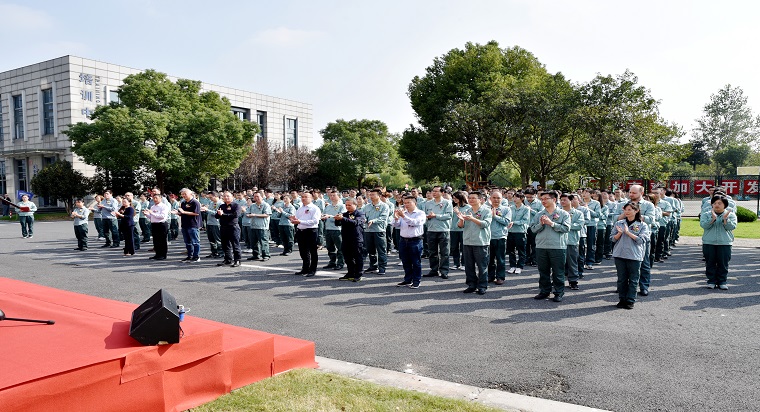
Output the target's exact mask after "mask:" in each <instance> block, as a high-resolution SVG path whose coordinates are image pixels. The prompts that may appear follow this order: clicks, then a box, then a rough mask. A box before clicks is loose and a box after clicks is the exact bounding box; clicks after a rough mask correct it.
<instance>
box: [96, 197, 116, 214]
mask: <svg viewBox="0 0 760 412" xmlns="http://www.w3.org/2000/svg"><path fill="white" fill-rule="evenodd" d="M100 204H101V205H103V207H102V208H100V216H101V217H102V218H103V219H116V215H115V214H113V212H115V211H117V210H119V208H120V206H119V203H118V202H117V201H116V199H114V198H110V199H103V201H102V202H100Z"/></svg>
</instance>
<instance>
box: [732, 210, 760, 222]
mask: <svg viewBox="0 0 760 412" xmlns="http://www.w3.org/2000/svg"><path fill="white" fill-rule="evenodd" d="M736 218H737V220H739V222H754V221H755V220H757V214H756V213H755V212H753V211H751V210H749V209H747V208H746V207H741V206H737V207H736Z"/></svg>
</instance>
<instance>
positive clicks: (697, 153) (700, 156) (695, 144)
mask: <svg viewBox="0 0 760 412" xmlns="http://www.w3.org/2000/svg"><path fill="white" fill-rule="evenodd" d="M684 150H685V151H689V150H690V151H691V153H690V154H689V156H688V157H687V158H686V159H685V160H684V161H685V162H686V163H688V164H690V165H691V167H692V169H693V170H694V171H695V172H696V171H697V165H709V164H710V155H709V154H707V150H705V142H704V141H702V140H692V141H691V142H689V144H688V145H687V147H685V148H684Z"/></svg>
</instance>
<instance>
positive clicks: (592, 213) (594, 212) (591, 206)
mask: <svg viewBox="0 0 760 412" xmlns="http://www.w3.org/2000/svg"><path fill="white" fill-rule="evenodd" d="M586 208H587V209H588V212H589V217H590V219H589V220H587V221H586V226H594V227H596V224H597V222H599V218H600V217H601V214H602V205H600V204H599V202H597V201H596V200H594V199H591V200H589V201H588V204H586Z"/></svg>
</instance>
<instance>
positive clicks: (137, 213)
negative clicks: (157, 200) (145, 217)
mask: <svg viewBox="0 0 760 412" xmlns="http://www.w3.org/2000/svg"><path fill="white" fill-rule="evenodd" d="M132 209H135V217H134V219H135V222H138V221H140V215H141V214H142V203H140V201H139V200H137V199H134V198H133V199H132Z"/></svg>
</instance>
